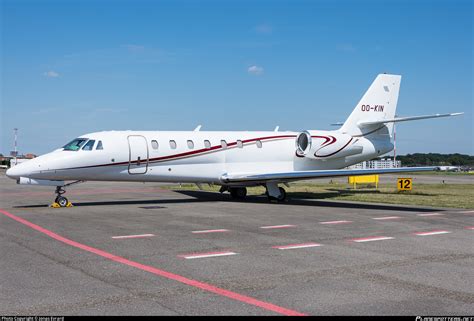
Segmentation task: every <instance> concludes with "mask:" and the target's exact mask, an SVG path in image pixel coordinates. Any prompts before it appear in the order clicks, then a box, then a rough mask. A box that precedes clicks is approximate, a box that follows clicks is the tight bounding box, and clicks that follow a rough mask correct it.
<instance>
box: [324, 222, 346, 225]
mask: <svg viewBox="0 0 474 321" xmlns="http://www.w3.org/2000/svg"><path fill="white" fill-rule="evenodd" d="M347 223H352V221H329V222H319V224H326V225H329V224H347Z"/></svg>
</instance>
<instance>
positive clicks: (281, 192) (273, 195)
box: [265, 183, 286, 202]
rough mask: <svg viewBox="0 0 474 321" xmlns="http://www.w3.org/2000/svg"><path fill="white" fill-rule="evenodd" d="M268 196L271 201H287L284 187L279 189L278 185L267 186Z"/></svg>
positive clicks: (266, 193)
mask: <svg viewBox="0 0 474 321" xmlns="http://www.w3.org/2000/svg"><path fill="white" fill-rule="evenodd" d="M266 187H267V191H266V192H265V195H267V197H268V199H269V200H270V201H277V202H284V201H285V200H286V191H285V189H284V188H283V187H278V184H277V183H267V184H266Z"/></svg>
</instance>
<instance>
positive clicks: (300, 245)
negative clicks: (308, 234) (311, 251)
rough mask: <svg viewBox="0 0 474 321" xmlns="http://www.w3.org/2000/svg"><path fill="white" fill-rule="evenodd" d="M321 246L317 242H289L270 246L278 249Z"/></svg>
mask: <svg viewBox="0 0 474 321" xmlns="http://www.w3.org/2000/svg"><path fill="white" fill-rule="evenodd" d="M317 246H321V244H318V243H304V244H290V245H280V246H272V247H273V248H274V249H279V250H293V249H304V248H307V247H317Z"/></svg>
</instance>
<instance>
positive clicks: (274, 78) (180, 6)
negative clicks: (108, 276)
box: [0, 0, 474, 155]
mask: <svg viewBox="0 0 474 321" xmlns="http://www.w3.org/2000/svg"><path fill="white" fill-rule="evenodd" d="M0 2H1V19H0V20H1V52H0V55H1V76H2V77H1V84H0V88H1V93H0V94H1V114H0V117H1V118H0V124H1V129H0V135H1V139H0V152H2V153H4V154H7V153H8V152H9V150H11V149H12V145H13V143H12V141H13V130H12V129H13V128H14V127H18V128H19V149H20V151H21V152H25V153H26V152H33V153H38V154H41V153H45V152H48V151H51V150H53V149H55V148H57V147H59V146H61V145H63V144H65V143H66V142H67V141H69V140H70V139H73V138H74V137H76V136H79V135H81V134H84V133H88V132H93V131H101V130H112V129H115V130H120V129H132V130H192V129H194V127H196V126H197V125H199V124H202V125H203V130H273V128H274V127H275V126H276V125H279V126H280V129H281V130H306V129H333V128H331V127H330V126H329V124H330V123H333V122H338V121H344V120H345V119H346V117H347V116H348V115H349V114H350V112H351V111H352V109H353V108H354V107H355V104H356V103H357V102H358V101H359V99H360V97H361V96H362V94H363V93H364V92H365V91H366V89H367V88H368V86H369V85H370V83H371V82H372V80H373V79H374V78H375V76H376V75H377V74H378V73H382V72H388V73H396V74H401V75H402V76H403V78H402V85H401V91H400V98H399V104H398V109H397V113H398V114H399V115H401V116H410V115H422V114H431V113H444V112H458V111H464V112H465V113H466V114H465V115H464V116H461V117H457V118H451V119H437V120H424V121H418V122H410V123H403V124H400V125H399V126H397V145H398V146H397V148H398V152H399V153H400V154H406V153H414V152H438V153H454V152H459V153H468V154H471V155H472V154H474V142H473V127H474V126H473V125H474V124H473V96H472V95H473V89H474V88H473V56H472V44H473V23H472V21H473V5H472V2H471V1H294V0H293V1H201V0H200V1H191V0H188V1H105V0H103V1H91V0H89V1H85V0H84V1H40V0H36V1H5V0H0Z"/></svg>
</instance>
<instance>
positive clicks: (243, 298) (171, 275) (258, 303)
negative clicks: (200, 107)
mask: <svg viewBox="0 0 474 321" xmlns="http://www.w3.org/2000/svg"><path fill="white" fill-rule="evenodd" d="M0 213H2V214H3V215H5V216H7V217H9V218H11V219H12V220H14V221H17V222H19V223H21V224H23V225H26V226H28V227H30V228H32V229H34V230H36V231H38V232H40V233H43V234H45V235H47V236H49V237H50V238H52V239H55V240H57V241H59V242H62V243H65V244H67V245H70V246H72V247H75V248H78V249H81V250H84V251H86V252H90V253H93V254H96V255H98V256H102V257H104V258H106V259H109V260H111V261H115V262H118V263H122V264H124V265H128V266H131V267H134V268H137V269H140V270H142V271H146V272H149V273H152V274H155V275H158V276H161V277H164V278H166V279H169V280H173V281H177V282H179V283H183V284H186V285H189V286H192V287H195V288H199V289H201V290H204V291H207V292H211V293H215V294H218V295H220V296H224V297H227V298H230V299H233V300H235V301H240V302H243V303H246V304H249V305H253V306H256V307H259V308H262V309H264V310H267V311H272V312H276V313H279V314H282V315H287V316H306V314H304V313H301V312H298V311H295V310H290V309H287V308H283V307H280V306H277V305H275V304H272V303H268V302H265V301H260V300H258V299H255V298H252V297H249V296H245V295H242V294H239V293H236V292H232V291H229V290H225V289H221V288H218V287H216V286H214V285H211V284H208V283H204V282H200V281H196V280H192V279H188V278H186V277H184V276H181V275H178V274H174V273H171V272H167V271H164V270H160V269H157V268H155V267H152V266H149V265H144V264H141V263H138V262H135V261H131V260H128V259H126V258H123V257H120V256H117V255H114V254H112V253H108V252H105V251H102V250H99V249H96V248H93V247H90V246H87V245H85V244H81V243H78V242H76V241H73V240H70V239H67V238H65V237H63V236H61V235H59V234H56V233H54V232H52V231H50V230H47V229H45V228H43V227H41V226H39V225H36V224H34V223H31V222H30V221H27V220H25V219H23V218H21V217H18V216H16V215H14V214H11V213H9V212H7V211H5V210H3V209H0Z"/></svg>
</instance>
